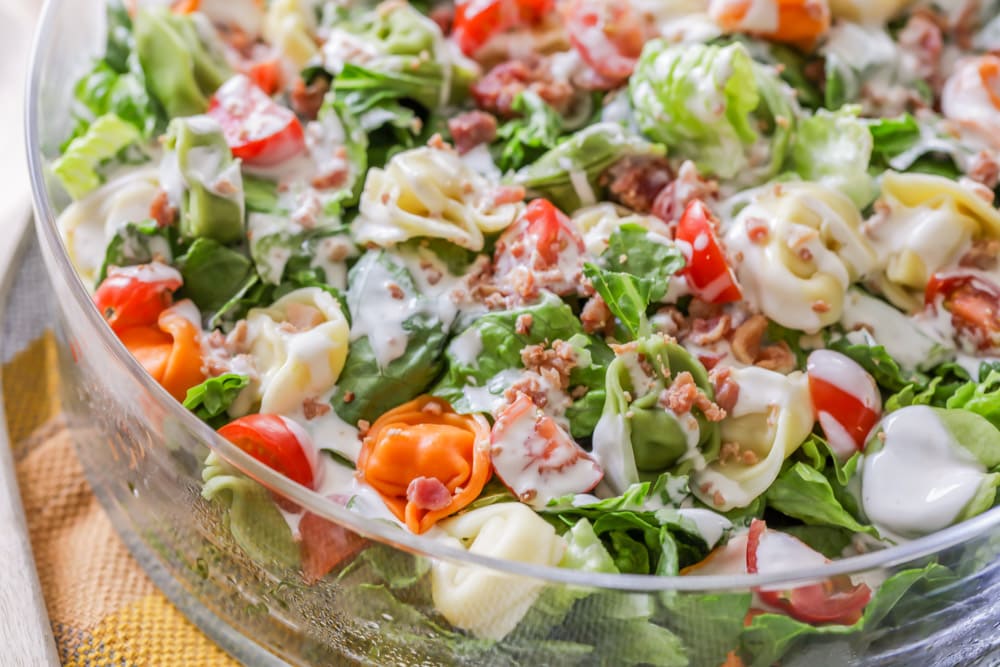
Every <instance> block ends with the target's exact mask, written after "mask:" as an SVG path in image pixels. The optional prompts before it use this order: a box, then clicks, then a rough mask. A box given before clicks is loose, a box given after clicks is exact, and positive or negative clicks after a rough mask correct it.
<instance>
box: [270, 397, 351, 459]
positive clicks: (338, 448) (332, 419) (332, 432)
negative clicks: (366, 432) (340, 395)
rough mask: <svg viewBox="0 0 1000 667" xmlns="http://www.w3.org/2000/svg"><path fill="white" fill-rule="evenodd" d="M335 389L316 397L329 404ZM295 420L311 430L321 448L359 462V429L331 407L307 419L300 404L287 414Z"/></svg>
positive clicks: (318, 400) (311, 435) (317, 399)
mask: <svg viewBox="0 0 1000 667" xmlns="http://www.w3.org/2000/svg"><path fill="white" fill-rule="evenodd" d="M334 392H335V389H330V390H328V391H326V392H324V393H323V394H320V395H319V396H317V397H316V399H315V400H316V401H317V402H318V403H322V404H324V405H329V404H330V400H331V398H332V397H333V394H334ZM285 416H286V417H288V418H289V419H293V420H295V421H296V422H297V423H298V424H299V425H300V426H301V427H302V428H304V429H305V430H306V431H308V432H309V435H310V437H311V438H312V441H313V442H314V443H316V447H318V448H319V449H329V450H331V451H334V452H336V453H337V454H339V455H341V456H343V457H344V458H345V459H347V460H349V461H351V462H352V463H357V462H358V456H359V455H360V453H361V438H360V436H359V435H358V429H357V428H356V427H355V426H352V425H351V424H348V423H347V422H345V421H344V420H343V419H341V418H340V417H339V416H337V413H336V412H335V411H334V410H333V409H332V408H331V410H330V411H329V412H327V413H326V414H324V415H319V416H317V417H313V418H312V419H306V417H305V414H304V410H303V406H302V405H301V404H300V405H299V406H298V407H296V409H295V410H294V411H292V412H289V413H287V414H286V415H285Z"/></svg>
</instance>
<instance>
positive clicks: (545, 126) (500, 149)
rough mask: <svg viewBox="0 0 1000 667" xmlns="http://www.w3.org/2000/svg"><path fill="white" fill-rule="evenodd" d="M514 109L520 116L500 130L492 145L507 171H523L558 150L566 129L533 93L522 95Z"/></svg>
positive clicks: (498, 129) (554, 112)
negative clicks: (547, 154)
mask: <svg viewBox="0 0 1000 667" xmlns="http://www.w3.org/2000/svg"><path fill="white" fill-rule="evenodd" d="M512 108H513V109H514V111H516V112H517V113H519V114H520V116H519V117H517V118H512V119H511V120H508V121H507V122H506V123H504V124H503V125H501V126H500V127H499V128H497V138H496V141H494V143H493V146H492V149H493V155H494V158H495V159H496V161H497V166H499V167H500V169H502V170H503V171H507V170H508V169H520V168H521V167H523V166H524V165H526V164H530V163H531V162H534V161H535V160H537V159H538V158H539V157H540V156H541V155H542V154H543V153H544V152H545V151H547V150H549V149H550V148H555V146H556V144H557V143H558V141H559V138H560V136H561V135H562V133H563V130H564V127H563V121H562V117H561V116H559V114H558V113H556V110H555V109H553V108H552V107H550V106H549V105H548V104H546V102H545V100H543V99H542V98H541V97H539V96H538V93H536V92H534V91H533V90H530V89H525V90H524V91H523V92H521V93H518V95H517V97H515V98H514V103H513V105H512Z"/></svg>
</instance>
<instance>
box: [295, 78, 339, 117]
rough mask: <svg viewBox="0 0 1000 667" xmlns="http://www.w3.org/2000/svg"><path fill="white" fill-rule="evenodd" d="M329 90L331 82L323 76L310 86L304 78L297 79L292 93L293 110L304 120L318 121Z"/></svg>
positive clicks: (314, 80)
mask: <svg viewBox="0 0 1000 667" xmlns="http://www.w3.org/2000/svg"><path fill="white" fill-rule="evenodd" d="M329 90H330V82H329V81H328V80H327V79H326V78H325V77H322V76H318V77H316V78H315V79H313V82H312V83H310V84H309V85H308V86H307V85H306V82H305V79H303V78H302V77H299V78H297V79H295V83H294V84H292V92H291V102H292V109H293V110H294V111H295V113H297V114H298V115H300V116H302V117H303V118H307V119H309V120H316V116H318V115H319V110H320V107H322V106H323V98H324V97H326V93H327V91H329Z"/></svg>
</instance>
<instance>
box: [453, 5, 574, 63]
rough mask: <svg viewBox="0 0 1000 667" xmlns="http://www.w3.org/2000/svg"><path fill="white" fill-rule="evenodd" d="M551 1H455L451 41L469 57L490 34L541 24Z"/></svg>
mask: <svg viewBox="0 0 1000 667" xmlns="http://www.w3.org/2000/svg"><path fill="white" fill-rule="evenodd" d="M554 5H555V0H459V2H457V3H456V4H455V21H454V23H453V24H452V25H453V27H452V33H451V35H452V39H454V40H455V43H456V44H458V48H460V49H461V50H462V53H464V54H465V55H467V56H472V55H474V54H475V53H476V51H478V50H479V49H480V48H482V46H483V45H484V44H486V42H488V41H490V38H492V37H493V36H494V35H498V34H500V33H502V32H505V31H507V30H509V29H511V28H514V27H517V26H521V25H532V24H535V23H538V22H539V21H541V20H542V19H543V18H544V17H545V15H546V14H548V13H549V12H551V11H552V8H553V6H554Z"/></svg>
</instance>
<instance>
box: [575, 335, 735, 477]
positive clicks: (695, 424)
mask: <svg viewBox="0 0 1000 667" xmlns="http://www.w3.org/2000/svg"><path fill="white" fill-rule="evenodd" d="M605 382H606V385H605V390H606V397H605V399H604V411H603V412H602V413H601V418H600V420H599V421H598V422H597V426H596V428H595V429H594V439H593V442H594V456H595V457H597V459H598V461H599V462H600V463H601V466H602V467H603V468H604V481H605V483H606V484H607V485H608V486H609V487H610V488H611V490H612V491H614V492H615V493H623V492H624V491H625V489H627V488H628V487H629V485H630V484H635V483H636V482H639V481H640V480H647V481H648V480H650V479H652V478H654V477H655V476H656V475H658V474H659V473H662V472H664V471H666V470H668V469H674V470H676V471H680V472H683V471H684V469H690V468H692V467H695V468H697V467H699V466H703V465H704V463H705V461H710V460H712V459H713V458H714V457H715V456H716V455H717V454H718V450H719V445H720V439H719V427H718V424H717V423H715V422H716V421H718V418H719V417H720V416H721V415H719V414H710V413H711V412H712V410H711V409H710V408H709V410H707V411H706V410H705V408H706V407H707V405H708V404H709V403H711V401H712V399H713V397H714V391H713V388H712V384H711V382H709V379H708V374H707V373H706V372H705V368H704V367H703V366H702V365H701V364H700V363H699V362H698V361H697V360H696V359H695V358H694V357H693V356H691V354H690V353H689V352H688V351H687V350H685V349H684V348H683V347H681V346H680V345H677V344H676V343H674V342H672V341H671V340H670V339H668V338H666V337H664V336H659V335H654V336H650V337H648V338H642V339H640V340H638V341H636V343H635V344H634V345H628V346H624V347H622V348H619V349H618V350H617V356H616V357H615V360H614V361H612V362H611V364H610V365H609V366H608V371H607V376H606V380H605ZM682 396H687V397H689V398H691V397H701V398H702V399H703V400H697V398H695V399H694V400H693V402H692V400H687V399H684V400H677V401H676V402H675V401H674V400H673V399H674V397H677V398H678V399H680V398H681V397H682ZM699 406H700V407H699ZM713 420H715V421H713Z"/></svg>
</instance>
